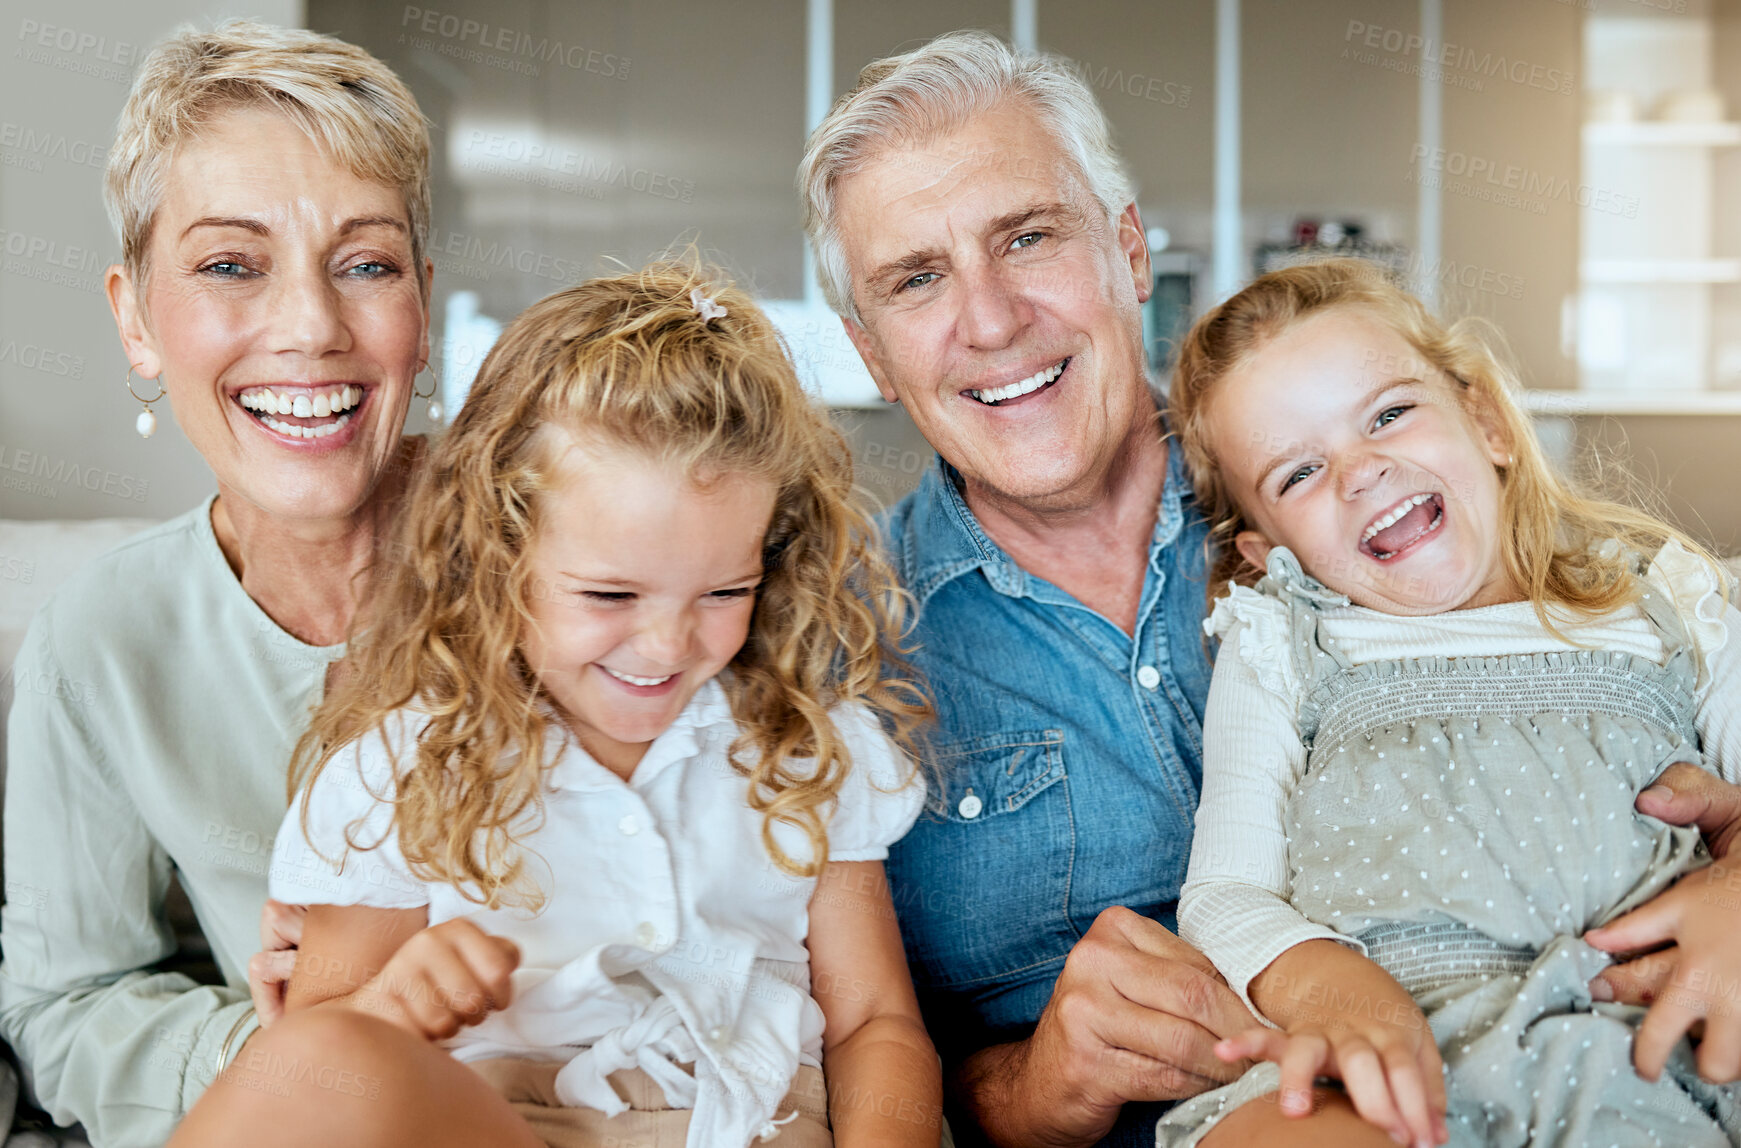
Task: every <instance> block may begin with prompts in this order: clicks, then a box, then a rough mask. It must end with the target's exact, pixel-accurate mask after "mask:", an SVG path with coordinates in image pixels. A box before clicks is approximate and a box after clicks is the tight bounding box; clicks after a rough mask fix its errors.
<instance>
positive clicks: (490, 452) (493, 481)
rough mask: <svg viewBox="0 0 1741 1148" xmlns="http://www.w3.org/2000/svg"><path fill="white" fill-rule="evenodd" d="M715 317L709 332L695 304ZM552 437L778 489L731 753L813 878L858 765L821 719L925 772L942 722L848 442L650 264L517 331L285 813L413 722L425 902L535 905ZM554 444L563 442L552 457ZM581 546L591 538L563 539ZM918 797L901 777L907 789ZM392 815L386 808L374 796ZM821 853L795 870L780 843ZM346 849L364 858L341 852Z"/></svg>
mask: <svg viewBox="0 0 1741 1148" xmlns="http://www.w3.org/2000/svg"><path fill="white" fill-rule="evenodd" d="M693 290H700V291H702V292H704V293H705V294H706V295H709V296H711V297H713V299H714V300H715V302H716V303H717V304H718V305H719V306H722V307H724V308H725V315H724V317H723V318H715V319H713V320H712V321H711V322H708V321H704V320H703V318H702V317H701V315H700V314H698V313H697V309H696V306H695V304H694V303H693V302H692V301H691V297H690V293H691V291H693ZM551 425H555V426H558V427H562V428H565V429H568V430H570V431H572V432H577V433H583V434H584V435H586V436H588V437H589V438H592V439H594V440H601V439H602V440H603V441H606V442H611V443H615V444H619V445H622V446H624V447H628V448H632V449H635V450H637V451H641V452H645V453H646V454H647V455H648V456H650V457H652V458H656V459H659V460H660V461H662V462H664V463H666V464H669V465H672V466H674V467H681V468H683V469H682V471H681V473H686V474H690V475H692V476H693V475H697V474H700V475H704V476H716V475H724V474H742V475H748V476H753V477H756V478H760V479H765V480H768V481H770V482H771V483H772V484H773V485H774V486H775V488H776V489H777V491H778V494H777V497H776V501H775V507H774V513H773V520H772V523H771V525H770V527H769V530H768V533H767V537H766V539H765V542H764V546H763V564H764V570H765V577H764V580H763V582H762V584H761V586H760V589H759V590H758V592H757V600H756V605H755V610H754V614H753V617H752V620H751V623H750V630H749V636H748V639H747V641H745V643H744V646H743V648H742V649H741V650H740V651H739V652H738V654H737V656H736V657H734V658H733V659H732V661H731V664H730V667H729V669H728V671H727V672H726V673H724V674H722V675H721V684H722V685H723V686H724V688H725V691H726V694H727V696H728V697H729V699H730V702H731V708H732V713H733V715H734V717H735V718H736V719H737V722H738V725H739V730H740V734H739V736H738V738H737V739H736V741H735V742H734V743H733V744H732V747H731V750H730V758H731V762H732V764H733V766H734V767H735V768H736V769H737V770H738V771H739V772H740V773H741V774H743V775H744V776H746V777H747V778H748V779H749V783H750V784H749V802H750V805H751V807H752V808H754V809H756V810H757V811H758V812H760V813H761V814H762V815H763V819H762V842H763V845H764V847H765V848H766V849H767V850H768V852H769V855H770V856H771V857H772V858H773V859H774V861H775V862H776V864H778V865H779V866H780V868H781V869H783V870H785V871H787V872H789V873H794V874H802V875H815V874H816V873H818V872H820V870H821V867H822V865H823V864H825V863H826V860H827V856H828V843H827V833H826V829H825V818H826V816H827V813H828V811H829V808H830V806H831V803H832V802H833V800H834V799H835V797H836V795H837V794H838V792H839V790H840V787H841V785H842V783H843V782H844V780H845V778H846V776H847V773H848V771H849V770H850V769H851V768H852V762H851V760H850V754H849V752H848V750H847V748H846V746H845V744H844V742H843V741H842V739H841V736H840V734H839V732H838V731H837V730H836V729H835V726H834V724H833V722H832V721H831V720H830V718H829V716H828V710H829V707H830V706H832V705H835V704H839V703H858V704H860V705H862V706H864V707H866V708H868V709H869V710H870V711H871V712H873V713H874V714H876V715H877V716H878V717H880V718H882V719H884V720H885V723H886V724H887V725H889V726H890V727H891V729H892V730H893V731H894V733H895V736H896V740H897V741H898V742H899V743H900V744H901V745H902V747H903V748H905V749H907V750H909V751H911V749H912V740H911V739H912V735H913V733H914V732H915V730H916V729H917V728H918V726H919V724H920V723H921V722H922V720H923V719H924V718H925V717H926V716H927V714H928V705H927V703H926V699H925V696H924V694H923V692H922V690H921V689H920V687H918V686H917V685H916V684H915V680H914V675H913V673H912V670H911V667H910V665H909V664H908V662H907V660H906V658H905V656H904V655H905V652H906V651H905V650H904V649H903V648H902V646H901V640H902V633H903V622H904V619H905V617H906V602H905V598H904V595H903V594H902V592H901V591H900V589H899V587H898V584H897V582H896V580H895V578H894V576H893V574H892V572H891V570H890V568H889V567H888V566H887V564H886V563H885V561H884V559H883V558H882V557H881V555H880V552H879V549H878V547H877V544H876V539H875V535H874V532H873V530H872V527H871V524H870V522H869V521H868V519H867V518H866V517H865V515H864V513H863V512H862V511H861V510H860V509H859V508H858V504H857V502H856V500H855V496H854V491H853V486H852V460H851V455H850V453H849V451H848V448H847V445H846V442H845V440H844V439H843V438H842V436H841V435H840V433H839V432H838V431H836V430H835V429H834V428H833V427H832V426H831V425H830V423H829V421H828V419H827V416H826V414H825V413H824V412H823V411H822V410H821V409H820V408H819V407H818V406H817V405H816V404H815V403H814V402H813V401H812V400H811V399H810V398H809V397H808V396H807V395H805V394H804V392H803V390H802V389H801V387H800V385H799V382H798V379H797V376H796V374H795V372H794V370H793V367H792V364H791V361H790V360H789V359H788V358H787V356H786V353H785V350H784V348H783V346H782V344H781V341H780V337H779V335H778V333H777V332H776V330H775V328H774V327H773V325H772V323H770V322H769V320H768V318H767V317H766V316H765V315H764V314H763V313H762V312H761V311H760V309H758V308H757V307H756V305H755V303H754V302H753V301H752V300H751V299H750V297H749V296H748V295H747V294H745V293H744V292H742V291H740V290H738V289H736V288H734V287H731V286H728V285H722V284H721V283H720V282H718V277H717V276H716V275H714V274H713V273H711V272H709V271H707V270H706V269H704V268H701V267H699V266H696V265H694V264H684V263H676V262H667V263H657V264H654V265H652V266H650V267H648V268H646V269H645V270H642V271H640V272H636V273H630V274H625V275H621V276H617V277H614V278H604V279H594V280H591V281H589V282H587V283H584V284H582V285H580V286H578V287H572V288H569V289H568V290H565V291H559V292H557V293H556V294H554V295H551V296H549V297H548V298H546V299H544V300H542V301H540V302H538V303H535V304H533V305H532V306H531V307H529V308H527V309H526V311H525V312H524V313H522V314H521V315H520V316H519V317H518V318H516V319H515V320H514V321H513V322H512V323H510V324H509V325H508V328H507V329H506V330H505V331H503V333H502V336H501V338H500V340H498V342H497V343H496V345H495V347H494V349H493V350H491V351H490V353H489V356H488V357H487V358H486V359H485V360H484V363H483V365H482V367H481V369H480V371H479V373H478V376H477V380H476V382H475V383H474V384H473V387H472V390H471V394H470V396H469V397H468V398H467V399H466V403H465V406H464V407H463V408H462V409H461V410H460V412H459V415H458V417H457V418H456V419H455V420H454V423H453V426H452V428H451V429H449V430H448V431H447V433H446V434H445V436H444V437H443V438H442V439H441V440H440V441H439V442H438V443H437V444H436V445H435V446H434V447H433V448H432V451H431V455H430V458H429V460H428V462H427V464H426V466H425V468H424V469H423V470H422V471H421V472H420V473H419V475H418V476H417V478H416V479H415V481H414V483H413V486H412V489H411V492H410V494H409V496H408V499H407V504H406V506H405V508H404V511H403V513H402V515H401V518H400V526H399V530H398V534H397V539H396V542H395V543H394V545H393V546H392V560H390V561H387V562H385V563H384V564H383V568H382V569H381V570H380V572H379V574H378V575H377V577H376V578H375V579H374V581H373V583H372V586H371V595H370V598H369V600H368V601H367V602H366V603H365V605H364V608H363V610H362V611H361V616H360V617H359V619H358V624H357V632H358V636H357V637H356V639H355V640H354V641H353V643H352V645H351V649H350V651H349V653H348V658H347V661H348V662H349V663H350V665H349V666H348V667H346V672H345V673H344V674H343V675H342V676H341V678H340V680H339V682H338V683H337V684H335V687H334V688H333V689H332V691H331V692H330V693H329V694H328V695H327V697H326V698H325V700H324V701H323V702H322V703H321V705H320V706H319V708H318V709H317V710H316V712H315V714H314V718H313V721H312V722H311V723H310V725H309V727H308V729H307V731H306V732H305V733H304V734H303V735H302V738H301V740H300V741H299V742H298V743H297V746H296V750H295V754H294V756H293V758H292V762H291V769H290V791H291V793H292V794H293V795H294V794H295V792H296V791H297V790H298V789H303V790H304V794H305V796H304V798H303V805H302V808H303V819H304V825H305V827H306V819H307V810H308V802H307V797H306V788H305V787H306V786H307V785H309V784H310V783H311V782H312V781H313V780H314V778H315V777H316V776H317V775H318V774H319V773H320V772H321V770H323V769H324V768H326V767H327V766H328V765H329V763H331V762H332V761H333V759H334V757H335V755H337V753H338V752H339V750H340V749H342V748H343V747H345V746H346V745H348V744H349V743H351V742H354V741H356V740H357V739H358V738H361V737H364V736H366V735H368V734H370V733H371V732H372V731H374V730H376V729H377V728H379V727H381V726H382V724H383V722H384V721H386V719H388V717H389V715H391V714H393V713H394V712H395V711H396V710H399V709H401V708H402V707H405V706H408V705H411V706H414V707H415V709H416V710H417V711H419V712H421V713H426V714H427V715H428V721H427V724H426V725H424V726H423V728H422V731H421V733H420V734H419V736H418V738H417V742H416V759H415V761H412V762H410V763H399V762H395V774H396V776H397V777H398V782H397V792H396V794H394V795H392V796H391V797H390V798H387V799H389V800H392V801H393V803H394V826H395V829H396V831H397V834H398V842H399V846H400V849H401V851H402V853H403V854H404V856H405V860H406V862H407V863H408V864H409V866H410V867H411V869H412V871H413V872H414V873H415V874H416V875H417V876H418V877H419V878H420V879H422V880H428V881H432V882H433V881H443V882H446V883H448V884H451V885H453V886H455V887H457V888H460V889H461V890H462V891H463V892H464V893H465V895H466V896H467V897H469V898H471V899H473V900H476V901H478V902H480V903H483V904H485V905H488V906H490V907H492V908H493V907H496V906H498V905H500V904H503V903H507V902H509V901H513V902H516V903H525V904H531V905H534V906H535V905H536V904H537V903H538V897H537V894H536V893H535V892H531V893H530V894H529V895H527V896H522V893H524V892H525V890H524V889H523V887H522V886H521V878H522V875H523V861H522V858H521V854H520V850H519V849H518V848H517V847H516V845H515V842H514V840H513V839H512V837H511V835H510V829H511V827H514V826H516V824H517V823H518V820H519V819H520V818H521V817H522V815H523V814H526V813H527V812H528V811H529V810H532V809H534V808H536V809H538V810H539V811H540V812H541V796H540V795H541V793H542V789H543V771H544V770H545V768H546V767H547V766H549V765H550V764H552V763H551V762H549V761H546V760H545V735H546V732H547V729H546V727H547V721H548V719H547V718H546V716H545V714H546V709H545V706H544V705H543V704H542V698H541V694H540V690H539V685H538V682H537V679H536V677H535V676H534V675H533V674H532V673H531V671H530V670H529V669H528V666H527V663H526V661H525V659H524V658H523V656H522V654H521V652H520V642H521V638H522V636H523V634H524V633H525V632H526V628H527V626H528V625H529V618H530V612H529V609H528V604H529V599H530V597H531V595H533V594H535V593H537V592H538V590H537V588H536V587H535V586H534V585H533V584H532V582H533V579H532V574H531V563H530V561H529V558H530V555H529V551H530V550H531V542H532V540H533V539H535V538H536V537H537V536H538V532H539V531H540V530H541V529H544V528H546V526H547V525H548V526H550V527H551V528H555V524H547V523H545V522H544V521H543V520H542V518H541V507H542V502H543V500H542V499H540V497H539V495H540V494H541V493H543V492H545V491H547V490H550V489H551V488H552V483H553V481H554V480H555V479H556V476H557V474H558V471H559V465H558V462H557V460H556V458H554V457H551V456H552V455H553V454H554V453H555V452H554V451H553V450H552V449H551V446H550V443H551V442H552V441H553V436H550V435H548V434H544V435H540V434H538V431H539V429H540V428H541V427H547V426H551ZM562 437H563V436H554V438H555V439H560V438H562ZM562 528H564V529H584V528H585V524H584V523H573V524H570V523H563V524H562ZM909 780H911V779H909ZM378 796H379V795H378ZM775 822H784V823H786V824H788V825H792V826H795V827H797V828H798V829H800V830H801V831H802V832H803V833H804V834H805V835H806V836H807V837H808V838H809V841H810V844H811V847H812V848H811V851H810V856H809V859H808V860H806V861H803V862H800V861H797V860H794V859H793V858H792V857H790V856H788V855H787V853H786V852H785V851H784V850H783V849H782V848H781V847H780V846H779V844H778V843H777V842H776V840H775V837H774V835H773V832H772V829H773V825H774V823H775ZM347 840H350V843H351V844H352V846H353V847H354V848H359V849H366V848H373V847H374V846H376V845H378V844H379V841H375V842H359V841H355V840H352V839H351V838H350V836H349V835H347Z"/></svg>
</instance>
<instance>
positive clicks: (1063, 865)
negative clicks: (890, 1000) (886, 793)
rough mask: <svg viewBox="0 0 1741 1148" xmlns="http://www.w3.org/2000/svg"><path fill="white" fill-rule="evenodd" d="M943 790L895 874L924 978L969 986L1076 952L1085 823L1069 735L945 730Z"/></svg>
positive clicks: (928, 983)
mask: <svg viewBox="0 0 1741 1148" xmlns="http://www.w3.org/2000/svg"><path fill="white" fill-rule="evenodd" d="M930 749H931V754H930V756H931V758H932V761H933V763H934V765H935V782H934V784H935V786H936V788H935V789H934V790H933V798H932V800H931V802H930V803H929V805H928V807H927V809H926V811H925V813H924V814H923V815H922V816H921V817H920V818H919V821H918V822H917V824H915V825H914V827H913V830H912V832H910V833H909V834H908V835H907V837H906V838H905V839H904V840H903V841H902V842H901V843H900V845H899V846H898V847H897V848H896V849H895V850H894V852H893V853H892V854H891V857H890V861H889V876H890V881H891V885H892V891H893V893H894V895H895V910H896V913H897V915H898V916H899V918H900V921H901V928H902V932H903V934H904V936H905V939H906V942H907V954H908V957H909V959H910V962H911V964H912V968H913V973H914V975H915V978H916V980H917V981H918V982H919V986H920V987H921V988H934V989H935V988H950V987H965V986H969V985H973V984H976V983H981V982H987V981H1000V980H1005V979H1013V978H1012V974H1017V973H1020V972H1021V971H1022V970H1024V969H1029V968H1033V967H1035V966H1039V965H1044V964H1046V963H1048V962H1051V961H1054V960H1058V959H1061V958H1062V957H1064V956H1065V955H1067V954H1068V953H1069V951H1070V949H1071V947H1072V946H1073V945H1075V943H1076V942H1077V941H1078V940H1079V939H1080V935H1079V934H1078V933H1077V931H1076V929H1075V926H1074V925H1072V924H1071V921H1070V914H1069V902H1070V880H1071V873H1072V870H1073V868H1074V865H1075V838H1076V834H1075V826H1074V819H1073V817H1072V814H1071V809H1070V790H1069V784H1068V773H1067V772H1066V769H1065V754H1064V734H1063V732H1062V731H1060V730H1056V729H1036V730H1016V731H1007V732H1003V733H996V734H982V735H978V736H975V737H970V738H954V739H947V740H944V739H934V740H933V742H932V745H931V747H930Z"/></svg>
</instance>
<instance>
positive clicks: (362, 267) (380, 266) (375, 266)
mask: <svg viewBox="0 0 1741 1148" xmlns="http://www.w3.org/2000/svg"><path fill="white" fill-rule="evenodd" d="M351 270H352V271H353V272H362V273H363V277H364V278H366V279H375V278H378V277H380V276H382V275H392V274H394V273H395V272H397V271H398V270H399V269H398V268H397V267H395V266H393V265H392V264H391V263H382V262H380V261H379V260H376V259H370V260H368V261H366V262H363V263H359V264H357V265H356V266H355V267H353V268H351Z"/></svg>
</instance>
